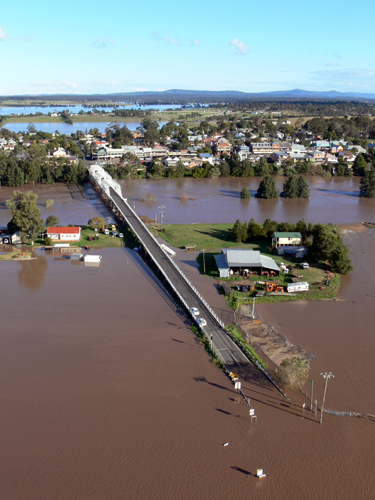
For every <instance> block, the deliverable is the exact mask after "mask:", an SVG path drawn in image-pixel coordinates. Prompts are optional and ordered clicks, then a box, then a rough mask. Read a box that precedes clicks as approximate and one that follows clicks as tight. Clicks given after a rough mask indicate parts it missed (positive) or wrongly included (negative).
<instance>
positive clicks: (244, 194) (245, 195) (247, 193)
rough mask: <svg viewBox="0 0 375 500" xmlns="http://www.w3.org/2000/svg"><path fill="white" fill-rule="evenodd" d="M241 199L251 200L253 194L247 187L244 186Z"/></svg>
mask: <svg viewBox="0 0 375 500" xmlns="http://www.w3.org/2000/svg"><path fill="white" fill-rule="evenodd" d="M240 198H241V200H250V198H251V194H250V191H249V190H248V188H247V187H244V188H243V189H242V191H241V193H240Z"/></svg>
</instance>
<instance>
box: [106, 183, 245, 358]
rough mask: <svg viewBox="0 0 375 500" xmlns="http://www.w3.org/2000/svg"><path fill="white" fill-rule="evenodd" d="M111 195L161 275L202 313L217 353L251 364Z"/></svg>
mask: <svg viewBox="0 0 375 500" xmlns="http://www.w3.org/2000/svg"><path fill="white" fill-rule="evenodd" d="M110 194H111V197H112V199H113V201H114V202H115V204H116V205H117V207H118V209H119V210H120V212H121V213H122V214H123V216H124V217H125V219H126V221H127V223H128V224H129V226H130V227H131V228H132V229H133V231H134V233H135V234H136V235H137V237H138V239H139V240H140V241H141V242H142V244H143V246H144V247H145V248H146V250H147V252H148V253H149V254H150V255H151V257H152V258H153V259H154V260H155V261H157V263H158V265H159V267H160V268H161V269H162V271H163V273H164V275H165V276H166V277H167V278H168V279H169V281H170V282H171V283H172V284H173V286H174V287H175V289H176V290H177V291H178V293H179V294H180V296H181V297H182V298H183V299H184V300H185V302H186V304H188V306H189V308H190V307H196V308H197V309H198V310H199V311H200V313H201V314H200V316H201V317H203V318H204V319H205V320H206V321H207V326H206V327H205V328H204V330H205V332H206V333H207V334H208V336H209V337H210V336H211V335H212V342H213V344H214V347H215V348H216V350H217V351H218V352H219V353H220V356H221V358H222V359H223V361H224V363H225V365H226V366H233V367H236V366H237V367H238V366H243V365H248V364H249V363H250V362H249V360H248V359H247V358H246V356H245V355H244V354H243V353H242V352H241V350H240V349H239V348H238V347H237V346H236V344H234V342H233V341H232V340H231V339H230V338H229V337H228V335H227V334H226V333H225V331H224V330H223V328H222V327H221V325H220V324H219V322H218V321H217V319H216V318H215V317H214V316H213V315H212V314H211V313H210V311H209V309H208V308H207V307H206V305H205V304H204V302H203V301H202V300H201V299H200V297H199V295H197V294H196V293H195V292H194V290H193V289H192V288H191V287H190V286H189V284H188V283H187V282H186V281H185V279H184V278H183V276H181V274H180V273H179V272H178V270H177V269H176V267H175V266H174V265H173V263H171V261H170V259H169V258H168V257H167V256H166V255H165V253H164V252H163V250H162V249H161V248H160V246H159V245H158V244H157V243H156V242H155V240H154V239H153V238H152V236H151V234H150V232H149V230H148V229H147V228H146V226H145V225H144V224H143V223H142V222H140V221H139V219H138V218H137V217H136V216H135V214H134V212H133V210H132V209H131V208H130V207H129V205H128V204H127V203H126V202H125V201H124V200H123V199H122V198H121V197H120V196H119V195H118V194H117V193H116V191H114V190H113V189H112V188H110Z"/></svg>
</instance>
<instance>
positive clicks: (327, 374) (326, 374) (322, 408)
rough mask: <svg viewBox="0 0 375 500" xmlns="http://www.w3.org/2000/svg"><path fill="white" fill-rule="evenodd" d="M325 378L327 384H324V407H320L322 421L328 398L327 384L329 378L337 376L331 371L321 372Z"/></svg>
mask: <svg viewBox="0 0 375 500" xmlns="http://www.w3.org/2000/svg"><path fill="white" fill-rule="evenodd" d="M320 375H321V376H322V377H323V378H324V379H325V384H324V393H323V402H322V407H321V409H320V423H322V420H323V411H324V402H325V400H326V392H327V384H328V379H329V378H331V377H332V378H335V376H334V375H333V373H331V372H329V373H327V372H326V373H321V374H320Z"/></svg>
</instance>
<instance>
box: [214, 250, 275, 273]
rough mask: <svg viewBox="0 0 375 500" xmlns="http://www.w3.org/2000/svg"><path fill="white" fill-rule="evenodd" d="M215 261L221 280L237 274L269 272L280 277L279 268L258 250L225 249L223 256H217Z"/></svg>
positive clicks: (222, 252) (222, 251)
mask: <svg viewBox="0 0 375 500" xmlns="http://www.w3.org/2000/svg"><path fill="white" fill-rule="evenodd" d="M215 261H216V265H217V268H218V270H219V274H220V278H228V277H229V276H230V275H231V274H233V273H236V272H239V273H241V272H243V271H244V270H245V269H247V270H248V271H249V272H256V273H258V274H260V275H261V274H262V273H263V272H264V271H267V272H269V273H271V274H274V275H276V276H278V275H279V274H280V269H279V266H278V265H277V264H276V262H275V261H274V260H273V259H272V258H271V257H268V256H267V255H262V254H261V253H260V252H259V251H258V250H242V249H237V248H231V249H228V248H223V249H222V250H221V254H219V255H215Z"/></svg>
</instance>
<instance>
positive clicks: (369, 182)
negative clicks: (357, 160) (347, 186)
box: [359, 168, 375, 198]
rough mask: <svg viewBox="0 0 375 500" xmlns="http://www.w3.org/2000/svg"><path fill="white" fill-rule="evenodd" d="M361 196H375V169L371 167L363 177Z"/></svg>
mask: <svg viewBox="0 0 375 500" xmlns="http://www.w3.org/2000/svg"><path fill="white" fill-rule="evenodd" d="M359 196H360V197H361V198H375V170H374V168H372V169H371V171H370V172H366V174H365V176H364V177H362V179H361V187H360V188H359Z"/></svg>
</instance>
